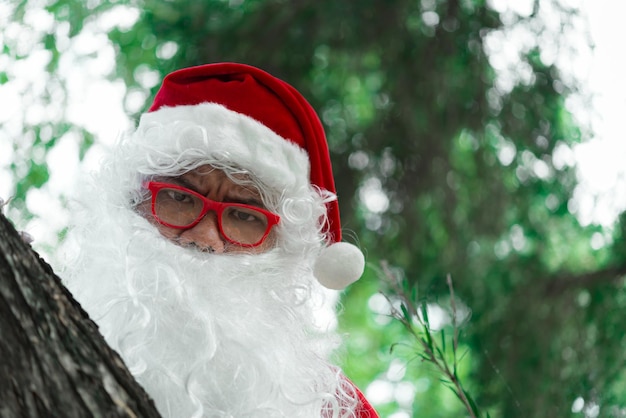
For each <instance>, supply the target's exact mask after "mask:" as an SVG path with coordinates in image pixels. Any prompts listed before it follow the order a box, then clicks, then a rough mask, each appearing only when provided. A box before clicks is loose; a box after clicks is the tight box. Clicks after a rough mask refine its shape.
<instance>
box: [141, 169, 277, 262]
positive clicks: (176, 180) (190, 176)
mask: <svg viewBox="0 0 626 418" xmlns="http://www.w3.org/2000/svg"><path fill="white" fill-rule="evenodd" d="M156 180H158V181H159V182H163V183H168V184H172V185H175V186H180V187H183V188H185V189H188V190H190V191H192V192H195V193H197V194H199V195H201V196H204V197H206V198H207V199H210V200H212V201H215V202H224V203H236V204H245V205H250V206H253V207H256V208H259V209H262V210H267V209H266V208H265V207H264V206H263V201H262V199H261V195H260V193H259V191H258V190H257V189H256V188H254V187H252V186H244V185H240V184H237V183H235V182H233V181H232V180H231V179H230V178H229V177H228V176H227V175H226V174H225V173H224V172H223V171H221V170H218V169H215V168H213V167H211V166H202V167H199V168H197V169H195V170H192V171H190V172H188V173H185V174H183V175H181V176H179V177H163V178H158V179H156ZM179 192H180V193H179ZM166 193H168V192H166V191H162V192H159V194H160V195H161V196H165V195H166ZM183 194H184V191H183V190H182V189H180V190H178V189H177V190H174V189H172V190H170V192H169V194H168V195H171V196H172V198H173V199H176V200H173V199H172V202H173V203H177V204H183V202H179V201H181V200H183V201H184V199H187V200H190V198H191V199H195V200H196V206H198V205H199V206H202V202H200V201H199V200H198V199H197V198H195V197H193V196H192V195H188V196H187V197H186V198H185V197H183ZM164 206H165V205H163V204H162V202H161V204H160V200H159V199H157V201H156V202H155V208H156V212H157V214H158V211H159V207H164ZM235 209H236V210H235V212H234V213H230V212H228V211H225V212H223V213H222V229H220V226H219V221H218V216H217V213H216V212H215V211H213V210H209V211H208V212H207V213H206V215H204V216H203V217H202V218H201V219H200V221H199V222H198V223H197V224H195V225H193V226H192V227H190V228H180V227H178V228H177V227H171V226H168V225H164V224H163V221H165V223H167V222H170V223H171V222H172V221H168V220H167V219H163V216H160V218H161V221H162V222H159V221H158V220H157V219H156V218H155V216H154V214H153V212H152V201H151V199H147V200H146V201H144V202H142V203H141V204H139V206H138V207H137V210H138V212H139V213H140V214H141V215H142V216H144V217H145V218H146V219H148V220H149V221H150V222H151V223H153V224H154V225H155V226H156V228H157V229H158V230H159V232H160V233H161V234H162V235H163V236H164V237H166V238H168V239H170V240H171V241H173V242H175V243H177V244H179V245H181V246H183V247H191V248H195V249H198V250H201V251H208V252H214V253H226V252H248V253H261V252H264V251H267V250H268V249H270V248H272V247H273V246H274V245H275V241H276V237H275V231H274V228H272V229H271V230H270V231H269V235H268V236H267V238H265V240H263V241H262V242H261V243H260V244H259V245H255V246H245V245H238V244H237V243H235V242H233V238H236V237H233V236H231V237H228V238H227V237H225V236H224V234H223V233H222V232H224V231H226V233H228V222H229V221H228V220H229V219H236V220H237V222H238V223H239V224H240V225H242V226H245V227H247V228H249V225H251V222H258V219H257V217H254V216H250V215H249V214H248V213H247V212H245V208H244V209H243V211H240V210H238V209H239V208H235ZM174 212H175V213H176V212H181V210H178V209H176V210H175V211H174ZM261 228H264V226H261ZM229 238H230V239H229ZM235 240H236V239H235Z"/></svg>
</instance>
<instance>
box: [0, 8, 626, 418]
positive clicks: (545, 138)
mask: <svg viewBox="0 0 626 418" xmlns="http://www.w3.org/2000/svg"><path fill="white" fill-rule="evenodd" d="M26 3H28V1H26V0H24V1H22V2H18V3H17V4H16V7H15V9H14V19H15V20H16V21H20V20H21V19H22V18H23V15H24V7H25V4H26ZM549 3H550V4H552V5H553V6H555V7H556V10H560V18H561V19H562V20H561V23H562V27H563V28H564V30H565V29H566V28H567V27H568V25H569V22H571V21H572V19H573V17H575V13H574V12H572V11H566V10H563V7H561V6H559V4H560V3H559V2H558V1H554V2H549ZM535 4H536V8H539V7H543V6H540V2H535ZM115 7H127V8H131V9H136V10H138V11H139V18H138V20H137V21H136V22H135V23H134V25H133V26H132V27H131V28H126V27H121V26H115V27H113V28H112V29H111V30H110V31H109V33H108V37H109V40H110V42H112V44H113V45H114V46H115V48H116V53H117V57H116V67H115V70H114V72H113V73H112V74H111V75H110V78H111V79H122V80H123V81H124V82H125V84H126V86H127V89H128V90H127V91H128V95H129V96H130V95H133V94H136V93H139V94H140V96H141V97H145V98H146V102H145V103H144V104H143V106H142V105H141V104H139V105H137V104H136V103H135V104H133V105H130V104H128V103H130V101H128V102H127V109H126V110H127V112H128V113H130V114H132V115H133V116H137V115H138V114H139V113H140V112H141V111H143V110H144V109H145V108H146V106H147V100H149V98H150V97H151V95H152V94H154V92H155V89H156V88H157V86H156V85H154V84H150V83H147V82H146V81H145V79H146V77H144V76H145V75H146V74H156V75H158V76H159V77H162V76H163V75H164V74H166V73H168V72H169V71H172V70H174V69H177V68H180V67H184V66H189V65H196V64H200V63H206V62H215V61H239V62H245V63H249V64H252V65H257V66H259V67H261V68H264V69H266V70H268V71H269V72H271V73H273V74H275V75H277V76H279V77H281V78H283V79H285V80H287V81H289V82H290V83H291V84H293V85H294V86H295V87H296V88H297V89H299V90H300V91H301V92H302V93H303V94H304V95H305V96H306V97H307V98H309V99H310V100H311V102H312V104H313V105H314V107H315V108H316V109H317V110H318V111H319V114H320V116H321V118H322V120H323V122H324V125H325V127H326V130H327V135H328V139H329V143H330V147H331V152H332V154H333V155H332V157H333V168H334V171H335V177H336V183H337V189H338V195H339V201H340V204H341V210H342V218H343V221H342V223H343V226H344V229H345V230H346V232H347V233H346V235H347V236H351V235H355V236H358V237H359V240H360V245H361V246H362V247H363V248H364V249H365V250H366V252H367V255H368V260H369V262H370V265H372V266H374V265H377V264H378V261H379V260H389V263H390V264H392V265H394V266H397V267H398V268H399V269H401V271H402V272H403V274H402V277H406V279H405V282H404V283H403V286H405V287H404V289H403V292H408V293H407V294H408V295H411V292H416V294H417V295H421V296H420V297H422V299H416V296H411V299H410V300H411V301H426V300H428V301H431V300H434V301H440V300H441V301H444V300H446V298H449V289H448V286H447V285H446V281H445V277H446V276H447V275H448V274H450V275H451V276H452V277H454V280H455V291H456V299H457V300H458V301H462V302H463V303H464V304H465V305H467V306H468V307H469V308H470V309H471V311H472V319H471V321H470V322H469V323H468V324H466V325H465V326H464V327H463V328H462V330H463V333H464V335H463V338H462V341H461V342H459V343H458V345H457V344H456V343H454V340H455V338H454V332H453V331H452V332H451V331H450V330H449V329H448V328H446V329H444V330H443V331H441V332H440V333H439V334H436V333H431V332H428V331H424V330H422V331H420V332H421V334H420V333H418V332H417V333H416V334H417V335H418V340H420V341H426V343H427V347H428V350H430V352H431V353H432V355H433V356H435V358H439V359H440V360H441V361H444V360H445V361H447V362H448V364H450V361H451V360H454V358H459V359H460V355H463V359H462V361H459V362H458V365H459V368H458V369H457V370H454V368H453V369H452V376H453V377H454V376H457V375H458V376H457V377H458V379H459V380H462V381H463V384H464V386H463V389H462V390H461V391H460V392H458V391H457V392H456V393H457V394H458V395H460V396H461V397H462V395H468V394H469V395H470V396H467V397H468V402H469V398H471V399H473V400H474V401H475V402H474V403H473V404H472V402H469V404H470V409H472V408H474V406H473V405H478V406H479V407H481V408H482V409H481V410H482V411H488V412H489V414H490V415H491V416H492V417H494V418H495V417H506V418H511V417H529V416H532V417H540V416H559V417H561V416H571V415H574V416H575V414H573V413H572V412H571V411H572V403H573V402H574V400H575V399H577V398H579V397H580V398H583V399H585V401H587V402H588V403H593V402H595V403H596V404H598V405H599V406H600V407H601V409H602V411H603V413H604V411H606V413H607V414H613V415H607V416H620V415H619V414H618V412H610V411H619V410H620V409H623V408H625V407H626V404H625V403H624V398H623V396H620V393H623V388H624V387H625V385H626V377H625V376H624V373H623V372H622V370H623V367H621V366H622V365H623V361H624V360H623V355H622V352H623V349H624V347H625V346H626V341H625V340H624V335H626V332H624V331H625V330H624V325H623V324H622V323H621V322H620V320H619V319H620V315H619V312H621V311H623V309H624V308H625V307H626V295H625V294H624V283H623V279H624V275H625V272H626V263H625V262H624V257H623V254H624V252H625V251H626V244H625V243H626V240H624V235H625V230H626V229H625V228H626V227H624V225H626V223H625V219H624V218H623V217H622V218H621V219H620V220H619V222H618V223H616V225H615V226H614V227H613V228H604V229H603V228H600V227H597V226H589V227H582V226H581V225H580V224H579V222H578V221H577V219H576V217H575V215H576V214H575V212H574V210H573V209H572V192H573V190H574V187H575V185H576V176H575V171H574V169H573V167H571V166H570V165H568V164H567V163H562V162H559V159H558V158H557V156H558V154H559V153H560V152H563V151H564V150H565V151H567V150H570V149H571V147H572V146H573V145H574V144H576V143H579V142H581V141H583V140H584V139H585V138H586V137H587V134H588V133H586V132H585V130H584V129H581V127H579V126H577V125H576V123H575V121H574V119H573V117H572V115H571V114H570V113H569V111H568V110H567V108H566V106H565V100H566V98H567V95H568V94H571V93H572V92H576V88H577V87H576V85H572V84H571V82H569V81H566V80H564V79H563V77H562V75H561V73H560V70H559V68H556V67H555V66H554V65H552V64H549V63H546V62H544V61H543V60H542V58H541V57H542V55H541V47H542V46H541V45H537V46H536V47H534V48H530V49H528V50H525V51H521V54H520V61H519V63H516V65H517V67H519V68H523V69H524V71H525V74H526V76H525V77H521V76H519V77H518V78H512V79H509V80H504V81H505V82H503V81H502V77H504V76H503V75H502V74H501V73H500V72H499V71H498V70H496V69H495V68H494V67H492V65H491V61H490V54H491V53H493V52H490V51H489V50H488V48H487V41H486V40H487V39H488V37H489V36H490V35H492V34H497V33H498V32H499V31H504V30H506V29H507V27H509V26H517V27H524V28H527V30H529V31H531V32H533V31H534V32H535V34H539V33H541V34H545V33H546V32H549V26H548V25H546V24H545V22H542V21H541V20H540V18H539V17H538V14H537V13H534V14H532V15H531V16H528V17H521V16H518V17H517V18H515V19H513V20H511V19H510V18H509V19H507V23H506V24H504V23H503V22H502V21H501V20H500V16H499V14H498V13H497V12H495V11H494V10H492V9H491V8H490V7H489V6H488V5H487V2H484V1H478V0H459V1H457V0H437V1H425V0H422V1H401V0H393V1H384V2H383V1H375V0H359V1H349V2H348V1H345V2H344V1H335V0H315V1H312V0H307V1H298V2H291V3H285V2H284V1H280V0H251V1H224V0H204V1H197V0H171V1H162V0H159V1H157V0H143V1H139V0H120V1H117V2H103V1H97V0H91V1H87V2H83V1H78V0H76V1H71V0H57V1H52V2H48V6H47V10H48V11H50V12H51V13H52V14H53V15H54V18H55V20H56V21H57V24H58V25H61V24H68V25H69V30H68V34H69V35H68V36H69V37H70V38H71V37H73V36H75V35H77V34H79V33H81V31H82V30H84V29H85V27H86V24H85V23H86V22H88V21H92V20H93V19H95V18H97V16H98V15H100V14H103V13H106V12H107V11H110V10H112V9H113V8H115ZM435 18H436V22H435V20H433V19H435ZM504 38H506V36H504ZM531 38H532V37H531ZM554 38H555V39H557V40H558V39H560V38H559V34H554ZM542 39H545V38H542ZM41 42H42V44H43V45H45V48H46V49H47V50H49V51H51V54H50V57H51V58H50V61H49V65H48V69H49V71H50V72H51V73H52V74H54V73H55V72H56V71H58V61H59V57H60V55H61V54H62V53H63V51H62V50H59V45H61V44H62V43H63V42H62V40H61V39H58V35H57V34H56V32H51V33H47V34H44V36H43V37H42V40H41ZM555 42H556V41H555ZM3 55H10V56H12V57H14V58H15V59H21V58H22V57H21V56H20V54H18V53H17V52H16V50H15V48H14V47H13V46H10V45H5V46H4V47H3ZM53 80H55V79H54V78H53ZM6 82H7V76H6V75H4V76H3V74H2V73H1V72H0V85H2V83H6ZM506 86H508V87H506ZM60 102H61V103H60V104H59V105H62V103H63V100H61V101H60ZM53 124H54V123H53ZM54 125H55V128H54V135H53V138H58V137H59V136H60V135H62V134H63V133H64V132H67V129H70V128H68V127H67V126H63V124H62V122H61V123H59V124H54ZM37 129H38V128H37V127H36V126H25V127H24V133H25V136H28V137H29V138H34V139H33V140H32V141H31V142H30V143H29V145H28V146H27V150H26V151H24V152H23V154H24V155H26V154H37V153H38V151H37V150H38V149H42V148H41V147H42V146H43V147H44V148H43V154H44V155H45V153H46V152H48V151H49V149H50V148H45V147H46V145H44V144H50V146H54V140H53V139H51V138H46V137H43V138H42V137H41V132H44V131H43V130H41V129H39V130H37ZM26 134H28V135H26ZM80 135H81V137H82V138H84V140H83V141H82V144H81V146H80V153H81V156H84V154H85V151H86V150H87V149H88V148H89V146H90V145H91V144H92V143H93V141H94V138H93V136H90V134H88V133H87V132H85V131H84V130H81V131H80ZM18 166H20V167H21V168H20V167H18ZM13 169H14V173H16V174H15V176H16V178H17V179H18V182H17V184H18V186H17V191H18V192H17V193H16V195H17V198H16V200H18V201H19V200H20V199H22V201H23V199H24V197H25V193H26V192H27V190H28V189H30V188H33V187H40V186H41V185H42V184H45V181H46V180H47V172H46V168H45V159H42V158H40V159H37V158H34V159H32V160H31V161H30V162H29V163H27V164H24V163H23V161H21V162H20V161H16V162H15V164H14V167H13ZM372 193H373V194H375V195H377V196H379V197H380V196H381V195H382V196H383V201H384V203H385V204H384V205H382V206H380V202H381V200H380V199H379V200H378V204H379V206H376V205H368V201H367V196H368V194H369V195H370V196H371V195H372ZM385 199H386V200H385ZM18 203H19V202H18ZM598 234H599V235H598ZM598 236H600V237H603V238H602V239H603V240H604V242H605V244H604V246H601V247H598V246H592V245H591V243H592V241H593V240H594V239H596V240H597V237H598ZM381 287H383V288H384V286H383V285H381V282H380V278H379V275H378V272H377V269H375V268H370V269H368V271H367V272H366V275H365V277H364V278H363V279H362V280H361V282H359V283H358V284H356V285H354V286H352V288H351V289H349V290H348V291H347V292H346V293H345V294H344V297H343V300H342V302H343V311H342V314H341V317H340V320H341V323H340V329H341V331H342V332H345V333H347V334H348V336H349V338H348V339H347V341H346V348H345V353H344V355H343V356H341V360H342V363H343V366H344V368H345V370H346V371H347V373H348V375H349V376H350V377H351V378H352V379H353V380H354V381H355V382H356V383H357V384H358V385H359V386H361V387H364V388H368V387H369V388H370V389H371V390H372V391H374V390H375V389H376V387H381V386H380V385H383V386H384V387H386V388H387V389H389V390H390V391H391V393H393V394H395V395H394V396H391V397H390V398H388V399H385V400H384V401H383V403H382V404H381V405H378V408H379V409H380V411H381V414H382V415H383V416H388V415H391V414H392V413H394V412H397V411H404V412H405V413H406V414H409V415H412V416H428V417H441V418H445V417H456V416H460V415H461V414H463V412H462V411H463V409H462V408H463V406H462V403H460V402H458V401H457V400H455V399H454V398H455V395H454V393H452V392H451V391H449V390H448V389H447V388H446V385H450V384H452V385H453V387H456V386H455V380H454V379H450V378H449V380H448V381H447V383H445V382H443V384H441V383H440V382H439V372H436V371H434V370H433V369H432V368H428V367H425V365H424V364H423V362H420V361H419V360H412V361H406V360H405V358H406V357H405V355H406V354H407V350H408V352H409V353H413V355H416V353H417V355H418V356H419V355H420V354H419V353H422V354H421V355H426V356H427V357H428V355H429V354H428V350H426V351H424V350H423V348H424V347H423V346H422V348H421V349H416V348H415V345H414V344H413V343H411V342H410V340H411V335H410V334H411V332H410V330H409V329H408V328H407V327H406V326H404V327H403V326H402V323H399V322H398V321H390V318H388V317H386V316H385V315H383V314H381V313H380V312H377V311H376V310H375V309H374V308H373V306H375V305H376V303H375V302H376V300H377V299H376V298H377V296H376V295H379V293H378V292H379V291H380V290H381ZM439 304H440V305H442V306H443V302H442V303H439ZM415 306H420V305H419V304H418V305H415ZM405 309H406V310H407V314H408V315H409V316H410V317H414V316H415V315H413V314H412V313H411V309H414V308H411V307H410V306H408V305H407V306H405ZM426 313H427V312H426ZM385 318H386V319H385ZM405 319H407V318H405ZM426 322H427V321H426ZM405 325H406V324H405ZM411 326H414V324H413V323H411ZM426 330H428V327H426ZM424 338H425V339H426V340H424ZM407 344H408V345H407ZM391 347H395V348H394V350H393V351H392V352H390V348H391ZM435 347H438V349H436V348H435ZM411 350H413V351H411ZM420 350H422V351H420ZM438 350H440V351H438ZM451 350H452V351H451ZM460 353H462V354H460ZM437 356H439V357H437ZM450 356H451V357H450ZM455 356H457V357H455ZM427 363H428V362H427ZM452 364H454V362H452ZM398 365H399V366H398ZM398 367H400V369H401V370H403V373H401V376H400V375H399V374H398V373H392V372H391V371H392V369H393V370H396V369H397V368H398ZM465 385H467V386H465ZM407 388H408V389H409V391H408V392H409V393H413V395H414V396H413V397H412V398H411V399H409V400H407V397H406V396H401V395H400V394H402V393H406V391H405V392H403V390H405V389H407ZM411 391H412V392H411ZM466 392H467V393H466ZM603 416H604V415H603Z"/></svg>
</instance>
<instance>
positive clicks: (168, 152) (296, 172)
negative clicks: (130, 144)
mask: <svg viewBox="0 0 626 418" xmlns="http://www.w3.org/2000/svg"><path fill="white" fill-rule="evenodd" d="M134 136H135V137H136V138H135V139H136V140H138V141H143V142H145V143H146V145H148V144H152V145H155V142H156V143H158V149H159V151H160V152H159V153H158V154H157V155H155V156H151V157H152V158H151V159H149V162H150V163H151V164H153V165H154V164H156V165H159V164H162V165H167V164H174V163H176V164H178V163H180V162H181V161H185V160H190V161H191V160H194V161H198V160H202V159H204V160H207V162H210V161H212V160H213V161H225V162H229V163H232V164H235V165H237V166H239V167H241V168H242V169H245V170H249V171H251V172H253V173H254V175H255V177H257V178H258V179H259V180H260V181H261V182H263V183H264V184H266V185H267V186H269V187H272V188H274V189H276V190H294V189H298V188H301V187H308V186H309V160H308V157H307V154H306V152H305V151H304V150H302V149H301V148H300V147H298V146H297V145H295V144H293V143H292V142H290V141H288V140H286V139H284V138H282V137H281V136H279V135H277V134H276V133H275V132H274V131H272V130H271V129H269V128H267V127H266V126H265V125H263V124H261V123H260V122H257V121H256V120H254V119H252V118H250V117H249V116H246V115H244V114H241V113H237V112H233V111H231V110H229V109H227V108H225V107H224V106H222V105H219V104H216V103H201V104H198V105H184V106H175V107H162V108H160V109H159V110H156V111H154V112H149V113H145V114H143V115H142V117H141V119H140V121H139V126H138V127H137V130H136V132H135V135H134ZM172 156H175V157H172ZM149 157H150V156H149ZM168 158H169V159H168ZM173 158H176V161H172V159H173ZM146 169H147V170H148V171H149V167H146Z"/></svg>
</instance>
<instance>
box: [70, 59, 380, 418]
mask: <svg viewBox="0 0 626 418" xmlns="http://www.w3.org/2000/svg"><path fill="white" fill-rule="evenodd" d="M89 184H90V186H89V188H88V189H89V190H86V191H85V193H83V195H82V196H83V198H82V199H81V205H82V206H81V208H80V210H77V212H76V213H77V215H76V219H75V226H74V227H73V228H72V232H71V233H70V234H69V236H70V238H69V241H68V242H69V243H71V244H73V245H74V246H75V248H76V249H77V250H78V251H77V255H76V258H75V259H74V260H73V261H72V262H71V263H70V264H71V266H72V267H71V269H70V270H68V271H67V272H66V273H65V281H66V284H67V286H68V288H69V289H70V290H71V291H72V292H73V293H74V295H75V296H76V298H77V299H78V301H79V302H81V304H82V305H83V307H84V308H85V309H86V310H87V311H88V312H89V314H90V315H91V317H92V318H93V319H94V320H95V321H96V322H97V323H98V325H99V326H100V329H101V331H102V333H103V334H104V336H105V338H106V339H107V341H108V342H109V344H110V345H111V346H112V347H113V348H114V349H116V350H117V351H118V352H119V353H120V355H121V356H122V358H123V359H124V361H125V363H126V365H127V366H128V368H129V369H130V371H131V372H132V373H133V375H134V376H135V377H136V379H137V380H138V381H139V382H140V383H141V384H142V385H143V387H144V388H145V389H146V391H147V392H148V393H149V394H150V395H151V396H152V397H153V398H154V400H155V402H156V405H157V408H158V409H159V411H160V412H161V414H162V415H163V416H164V417H175V418H181V417H236V418H244V417H249V418H263V417H288V418H292V417H315V418H318V417H325V418H326V417H377V414H376V412H375V411H374V410H373V409H372V407H371V406H370V405H369V403H368V402H367V401H366V400H365V399H364V397H363V395H362V394H361V392H360V391H359V390H358V389H357V388H356V387H355V386H354V385H353V384H351V383H350V381H349V380H348V379H347V378H346V377H345V376H344V375H343V374H342V372H341V370H339V369H338V367H336V366H334V365H333V364H332V363H331V362H330V361H329V357H330V355H331V353H332V351H333V350H334V349H335V348H336V347H337V345H338V344H339V340H338V338H337V336H336V335H335V334H334V333H333V332H332V331H328V330H320V329H319V327H316V326H315V325H314V320H315V315H314V308H315V306H314V305H315V302H316V301H319V295H320V294H322V293H323V292H321V287H320V283H321V284H322V285H324V286H326V287H328V288H331V289H342V288H344V287H345V286H347V285H348V284H350V283H352V282H353V281H355V280H357V279H358V278H359V277H360V275H361V274H362V271H363V267H364V259H363V254H362V253H361V251H360V250H358V249H357V248H356V247H354V246H352V245H350V244H347V243H342V242H341V228H340V219H339V212H338V206H337V200H336V196H335V186H334V181H333V176H332V171H331V166H330V160H329V155H328V146H327V143H326V139H325V136H324V131H323V128H322V126H321V123H320V121H319V119H318V117H317V115H316V114H315V112H314V111H313V110H312V108H311V106H310V105H309V104H308V103H307V101H306V100H305V99H304V98H303V97H302V96H301V95H300V94H299V93H298V92H297V91H296V90H295V89H294V88H293V87H291V86H290V85H288V84H287V83H285V82H283V81H281V80H279V79H277V78H275V77H273V76H271V75H269V74H267V73H266V72H264V71H261V70H259V69H257V68H254V67H250V66H247V65H242V64H234V63H220V64H210V65H202V66H197V67H192V68H187V69H183V70H179V71H176V72H174V73H172V74H170V75H168V76H167V77H166V78H165V79H164V80H163V84H162V86H161V88H160V90H159V92H158V94H157V96H156V98H155V100H154V103H153V105H152V107H151V108H150V110H149V111H148V112H147V113H145V114H144V115H142V117H141V119H140V121H139V124H138V127H137V128H136V130H134V131H133V132H129V133H128V134H126V135H124V136H123V137H122V138H121V141H120V143H119V144H118V146H117V147H116V148H115V150H113V151H112V152H111V155H110V156H108V157H107V159H106V161H105V162H104V164H103V166H102V169H101V170H100V172H99V173H97V174H95V175H94V176H93V178H92V179H91V181H90V182H89Z"/></svg>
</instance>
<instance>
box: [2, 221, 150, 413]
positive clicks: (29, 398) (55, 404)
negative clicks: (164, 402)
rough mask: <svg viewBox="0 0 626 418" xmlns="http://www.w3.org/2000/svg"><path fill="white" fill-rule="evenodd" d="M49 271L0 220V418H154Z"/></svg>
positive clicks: (143, 395)
mask: <svg viewBox="0 0 626 418" xmlns="http://www.w3.org/2000/svg"><path fill="white" fill-rule="evenodd" d="M159 416H160V415H159V413H158V412H157V410H156V408H155V406H154V403H153V401H152V400H151V399H150V397H149V396H148V395H147V394H146V393H145V391H144V390H143V389H142V388H141V386H140V385H139V384H138V383H137V382H136V381H135V380H134V379H133V377H132V375H131V374H130V372H129V371H128V369H127V368H126V366H125V365H124V363H123V362H122V360H121V358H120V357H119V356H118V354H117V353H116V352H114V351H113V350H112V349H111V348H109V346H108V345H107V343H106V342H105V340H104V338H103V337H102V335H101V334H100V333H99V332H98V328H97V326H96V324H95V323H94V322H92V321H91V320H90V319H89V317H88V315H87V314H86V312H85V311H84V310H83V309H82V308H81V307H80V305H79V304H78V303H77V302H76V301H75V300H74V299H73V298H72V295H71V294H70V293H69V292H68V291H67V290H66V289H65V287H64V286H63V285H62V283H61V281H60V279H59V278H58V277H57V276H56V275H55V274H54V272H53V271H52V269H51V267H50V266H49V265H48V264H46V263H45V262H44V261H43V260H42V259H41V258H40V257H39V256H38V255H37V253H35V252H34V251H33V250H32V249H31V248H30V247H29V245H28V244H26V243H25V242H24V241H23V240H22V239H21V238H20V236H19V235H18V233H17V232H16V230H15V228H13V226H12V225H11V223H10V222H9V221H8V220H7V219H6V218H5V217H4V216H3V215H2V214H1V213H0V417H2V418H5V417H7V418H8V417H11V418H13V417H42V418H44V417H45V418H50V417H66V418H72V417H76V418H85V417H159Z"/></svg>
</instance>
